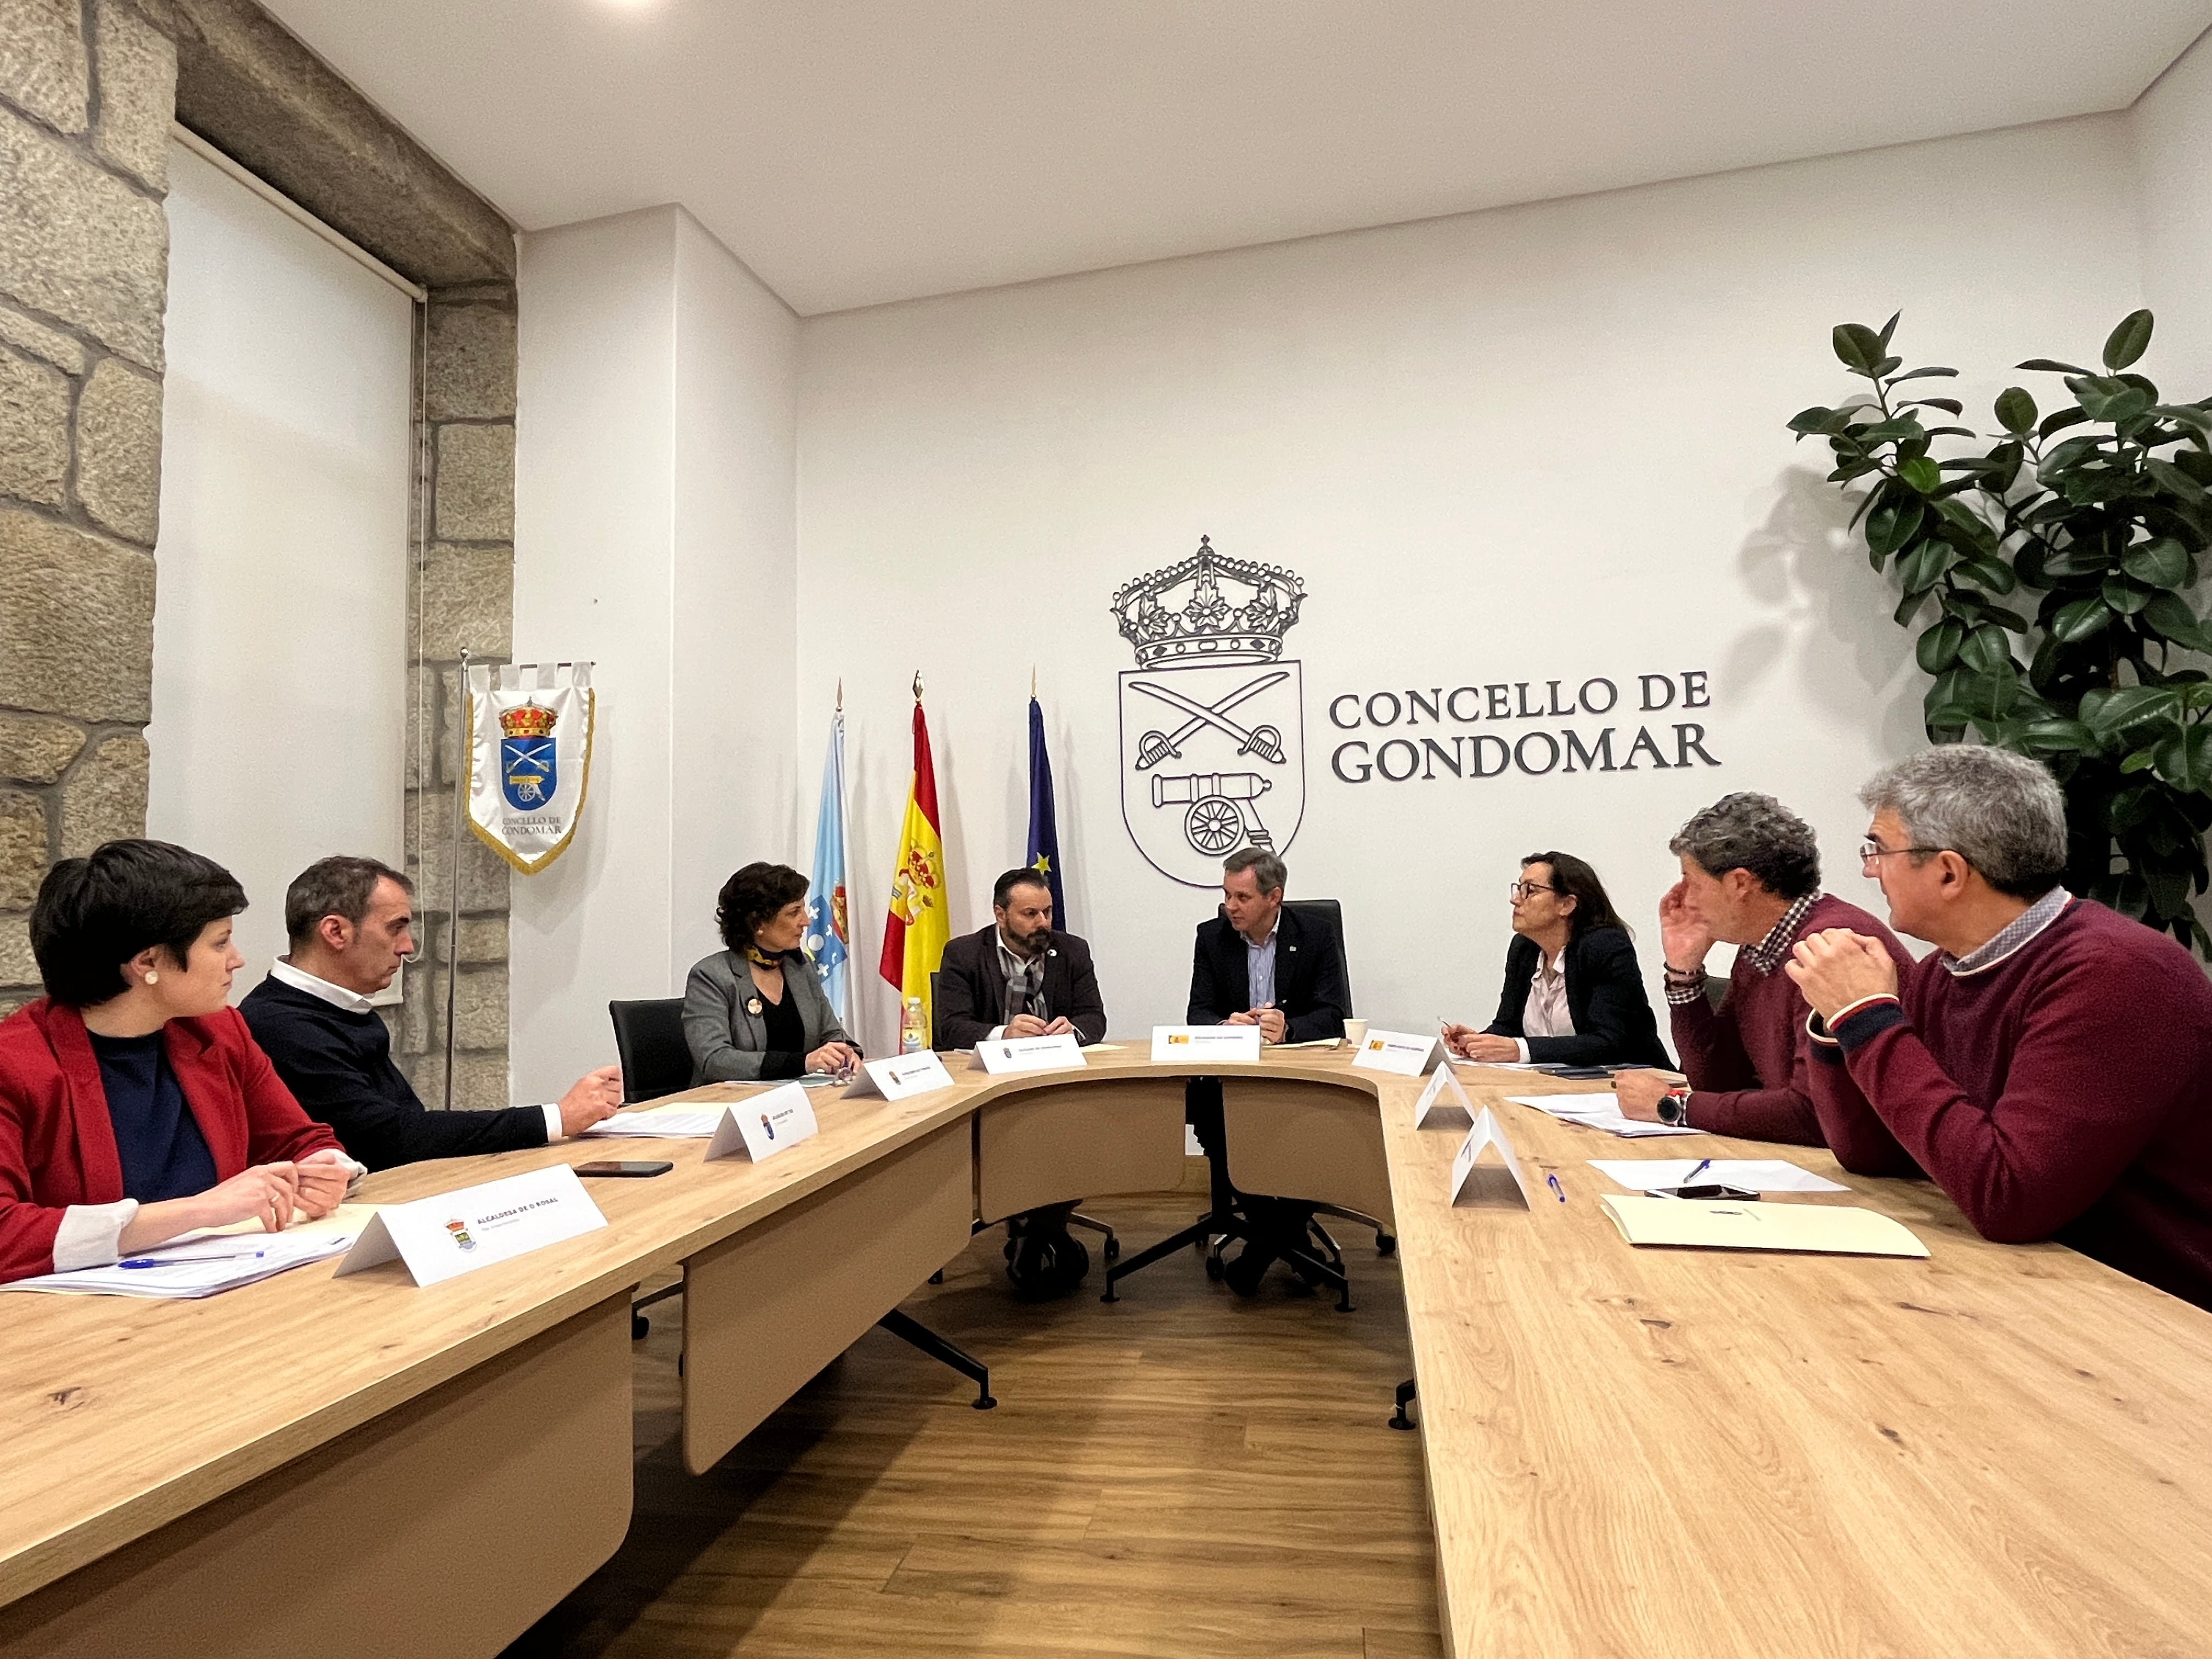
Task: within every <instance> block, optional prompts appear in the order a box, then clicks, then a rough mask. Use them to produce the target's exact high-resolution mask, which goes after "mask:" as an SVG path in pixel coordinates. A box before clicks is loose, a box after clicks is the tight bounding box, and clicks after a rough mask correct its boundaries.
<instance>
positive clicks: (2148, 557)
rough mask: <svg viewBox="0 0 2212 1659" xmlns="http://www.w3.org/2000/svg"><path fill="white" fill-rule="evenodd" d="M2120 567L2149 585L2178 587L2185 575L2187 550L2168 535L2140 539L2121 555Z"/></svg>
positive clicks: (2187, 557) (2187, 572)
mask: <svg viewBox="0 0 2212 1659" xmlns="http://www.w3.org/2000/svg"><path fill="white" fill-rule="evenodd" d="M2120 568H2121V569H2123V570H2124V571H2126V572H2127V573H2128V574H2130V576H2133V577H2134V578H2135V579H2136V580H2137V581H2139V582H2148V584H2150V586H2153V587H2174V586H2179V584H2180V583H2181V581H2182V580H2183V579H2184V578H2185V577H2186V576H2187V575H2188V574H2189V550H2188V549H2186V548H2185V547H2184V546H2182V544H2180V543H2179V542H2178V541H2175V540H2174V539H2173V538H2172V537H2171V536H2160V538H2158V539H2157V540H2155V541H2148V542H2141V543H2138V544H2136V545H2135V546H2133V547H2131V548H2130V549H2129V550H2127V551H2126V553H2124V555H2122V556H2121V558H2120Z"/></svg>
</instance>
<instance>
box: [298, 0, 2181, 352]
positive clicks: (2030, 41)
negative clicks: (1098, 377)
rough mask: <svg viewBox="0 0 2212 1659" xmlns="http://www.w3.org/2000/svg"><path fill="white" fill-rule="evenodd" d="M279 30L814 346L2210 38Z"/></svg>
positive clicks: (815, 8)
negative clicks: (753, 276)
mask: <svg viewBox="0 0 2212 1659" xmlns="http://www.w3.org/2000/svg"><path fill="white" fill-rule="evenodd" d="M265 3H267V4H268V5H269V6H270V9H271V10H273V11H274V12H275V13H276V15H278V16H279V17H281V18H282V19H283V21H285V22H286V23H287V24H288V25H289V26H290V27H292V28H293V29H294V30H295V32H296V33H299V34H300V35H301V37H302V38H303V39H305V40H307V43H308V44H309V45H310V46H313V47H314V48H315V49H316V50H317V51H318V52H320V53H322V55H323V56H324V57H325V58H328V59H329V60H330V61H331V63H332V64H335V65H336V66H337V69H338V70H340V72H342V73H343V74H344V75H346V76H348V77H349V78H350V79H351V80H352V81H353V82H355V84H356V85H357V86H359V87H360V88H362V90H363V91H364V92H366V93H367V94H368V96H369V97H371V98H372V99H374V100H376V101H377V102H378V103H379V104H380V105H381V106H383V107H384V108H385V109H386V110H387V111H388V112H390V113H391V114H392V116H393V117H394V118H397V119H398V121H399V122H400V123H401V124H403V125H405V126H406V127H407V128H408V129H409V130H410V131H412V132H413V133H414V134H415V135H416V137H418V138H420V139H421V140H422V142H423V143H426V144H428V146H429V147H430V148H431V149H434V150H435V151H436V152H437V153H438V154H439V155H441V156H442V157H444V158H445V160H446V161H447V163H448V164H449V165H450V166H452V167H453V168H454V169H455V170H456V171H457V172H459V173H460V174H461V175H462V176H463V177H464V178H465V179H468V180H469V182H470V183H471V184H472V185H475V186H476V187H477V189H478V190H480V191H483V194H485V195H486V196H488V197H490V198H491V200H492V201H493V202H495V204H498V205H499V207H500V208H501V210H503V211H505V212H506V213H507V215H508V216H510V217H511V218H513V220H514V221H515V222H517V223H518V224H520V225H521V226H522V227H523V228H525V229H526V230H535V229H542V228H546V227H548V226H552V225H560V224H567V223H569V222H573V221H575V220H579V219H588V218H594V217H597V216H600V215H603V214H610V213H619V212H623V211H626V210H629V209H633V208H641V207H650V206H654V205H657V204H661V203H665V202H680V203H682V204H684V206H685V207H686V208H688V209H690V211H691V212H692V213H693V214H694V215H696V216H697V217H698V218H699V219H700V221H701V222H703V223H704V224H705V225H706V226H707V228H708V229H709V230H711V231H712V232H714V234H715V235H716V236H718V237H720V239H721V240H722V241H723V242H724V243H726V245H727V246H729V247H730V248H731V249H732V251H733V252H736V253H737V254H738V256H739V257H740V258H743V259H744V261H745V262H746V263H747V264H750V266H751V267H752V269H753V270H755V271H756V272H757V273H758V274H759V275H760V276H761V277H762V278H763V280H764V281H766V282H767V283H769V285H770V286H771V287H772V288H774V289H775V290H776V292H777V293H779V294H781V295H782V296H783V297H784V298H785V300H787V301H788V302H789V303H790V304H791V305H792V307H793V308H794V309H795V310H797V311H799V312H800V313H807V314H811V313H818V312H824V311H835V310H841V309H843V308H845V307H852V306H863V305H872V304H876V303H879V302H882V301H892V300H903V299H911V298H914V297H915V296H918V295H927V294H941V293H947V292H951V291H954V290H957V289H971V288H981V287H988V286H991V285H994V284H997V283H1012V282H1019V281H1023V280H1025V279H1028V278H1031V277H1038V276H1056V275H1060V274H1062V273H1065V272H1069V271H1077V270H1094V269H1097V268H1099V267H1103V266H1107V265H1116V264H1128V263H1131V262H1133V261H1137V260H1142V259H1156V258H1164V257H1167V256H1170V255H1176V254H1184V253H1196V252H1206V251H1208V250H1212V249H1218V248H1229V247H1241V246H1248V245H1250V244H1253V243H1257V242H1267V241H1275V240H1281V239H1283V238H1286V237H1292V236H1304V235H1311V234H1316V233H1319V232H1325V231H1334V230H1347V229H1352V228H1358V227H1361V226H1367V225H1378V224H1389V223H1394V222H1400V221H1403V220H1407V219H1418V218H1425V217H1429V216H1433V215H1437V214H1445V213H1458V212H1464V211H1468V210H1472V209H1476V208H1484V207H1494V206H1498V205H1499V204H1504V203H1510V202H1526V201H1535V200H1541V199H1543V198H1545V197H1556V196H1564V195H1573V194H1577V193H1580V192H1583V191H1594V190H1606V189H1611V188H1614V187H1617V186H1620V185H1636V184H1646V183H1650V182H1652V181H1654V180H1656V179H1674V178H1684V177H1689V176H1692V175H1694V174H1698V173H1712V172H1717V171H1720V170H1723V169H1725V168H1729V167H1747V166H1753V165H1756V164H1759V163H1762V162H1768V161H1786V160H1790V159H1794V158H1797V157H1802V156H1808V155H1831V154H1834V153H1836V152H1838V151H1844V150H1850V149H1866V148H1869V147H1871V146H1875V145H1880V144H1888V143H1900V142H1903V141H1905V140H1909V139H1916V138H1929V137H1940V136H1942V135H1946V134H1950V133H1959V132H1972V131H1980V130H1983V129H1986V128H1990V127H1999V126H2009V125H2015V124H2018V123H2021V122H2026V121H2039V120H2046V119H2050V118H2055V117H2059V116H2068V115H2078V114H2082V113H2086V112H2090V111H2093V110H2110V109H2118V108H2123V107H2124V106H2127V105H2128V104H2130V103H2131V102H2133V101H2134V100H2135V99H2136V97H2137V96H2138V95H2139V94H2141V93H2142V90H2143V88H2145V87H2147V86H2148V85H2149V83H2150V82H2152V81H2153V80H2154V79H2155V78H2156V77H2157V76H2158V74H2159V72H2160V70H2163V69H2164V68H2165V67H2166V65H2167V64H2169V63H2171V62H2172V60H2173V59H2174V58H2176V57H2177V56H2178V55H2179V53H2180V52H2182V51H2183V50H2184V49H2185V47H2186V46H2188V45H2189V43H2190V42H2191V40H2193V39H2195V38H2196V36H2197V34H2198V33H2199V32H2201V31H2202V30H2203V28H2204V27H2207V25H2209V24H2212V0H2103V3H2092V0H1937V3H1933V4H1931V3H1928V0H1853V3H1848V4H1837V3H1832V0H1456V3H1450V0H1089V3H1075V0H935V3H932V0H265ZM1900 210H1902V211H1911V210H1914V209H1911V208H1907V207H1901V208H1900Z"/></svg>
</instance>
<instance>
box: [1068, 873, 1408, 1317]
mask: <svg viewBox="0 0 2212 1659" xmlns="http://www.w3.org/2000/svg"><path fill="white" fill-rule="evenodd" d="M1283 908H1285V909H1286V910H1288V911H1290V912H1291V914H1293V915H1296V916H1297V919H1298V924H1299V927H1300V930H1301V931H1302V932H1304V933H1309V934H1310V935H1311V936H1313V937H1315V938H1316V939H1320V940H1322V941H1323V942H1324V947H1325V948H1327V949H1331V950H1334V951H1335V952H1336V955H1337V960H1338V963H1339V965H1340V969H1342V972H1343V974H1344V986H1345V1000H1346V1004H1347V1005H1349V1004H1350V1002H1351V990H1352V970H1351V966H1350V963H1349V962H1348V960H1347V959H1346V956H1345V951H1344V908H1343V906H1342V905H1340V904H1339V903H1338V902H1337V901H1336V900H1334V899H1286V900H1285V901H1284V903H1283ZM1223 914H1225V913H1223ZM1209 1162H1210V1163H1211V1164H1212V1175H1213V1194H1212V1205H1211V1207H1209V1208H1208V1209H1207V1211H1206V1213H1205V1214H1204V1215H1201V1216H1200V1217H1199V1218H1198V1219H1197V1220H1196V1221H1195V1222H1194V1223H1193V1224H1192V1225H1189V1226H1188V1227H1186V1228H1184V1229H1183V1230H1182V1231H1181V1232H1179V1233H1176V1234H1175V1235H1174V1236H1173V1237H1169V1238H1164V1239H1162V1240H1161V1241H1160V1242H1159V1243H1157V1244H1155V1245H1153V1246H1152V1248H1151V1249H1146V1250H1143V1251H1140V1252H1139V1254H1137V1255H1134V1256H1132V1257H1131V1258H1130V1259H1129V1260H1128V1261H1123V1262H1116V1263H1114V1264H1112V1265H1110V1266H1109V1267H1107V1269H1106V1293H1105V1294H1104V1295H1103V1296H1102V1297H1099V1300H1100V1301H1102V1302H1118V1301H1119V1300H1121V1298H1120V1297H1118V1296H1117V1295H1115V1290H1114V1287H1115V1284H1116V1283H1117V1282H1118V1281H1119V1280H1121V1279H1126V1278H1127V1277H1128V1275H1129V1274H1131V1273H1137V1272H1139V1271H1141V1270H1142V1269H1144V1268H1146V1267H1150V1266H1152V1263H1153V1262H1155V1261H1161V1260H1163V1259H1164V1258H1165V1257H1166V1256H1168V1255H1172V1254H1173V1253H1174V1252H1175V1251H1176V1250H1179V1249H1182V1247H1183V1246H1184V1245H1186V1244H1189V1245H1194V1246H1196V1247H1197V1248H1198V1249H1200V1250H1201V1251H1203V1252H1204V1253H1205V1256H1206V1274H1207V1276H1208V1277H1209V1278H1212V1279H1219V1278H1221V1277H1222V1276H1223V1274H1224V1273H1225V1271H1226V1269H1225V1264H1224V1262H1223V1261H1222V1252H1223V1251H1224V1250H1225V1249H1227V1248H1228V1246H1229V1245H1230V1243H1231V1242H1233V1241H1243V1242H1244V1243H1250V1242H1251V1239H1252V1236H1253V1229H1252V1220H1251V1216H1250V1214H1249V1211H1248V1210H1247V1208H1246V1206H1245V1202H1244V1200H1245V1196H1246V1195H1245V1194H1242V1193H1239V1192H1237V1189H1236V1188H1234V1187H1233V1186H1231V1183H1230V1180H1229V1170H1228V1157H1227V1153H1226V1149H1225V1148H1223V1149H1218V1150H1216V1151H1214V1152H1212V1153H1211V1155H1210V1157H1209ZM1308 1207H1309V1209H1310V1212H1311V1215H1310V1218H1309V1220H1308V1231H1307V1236H1306V1238H1305V1239H1304V1241H1303V1243H1304V1245H1305V1246H1307V1247H1308V1248H1300V1247H1297V1246H1293V1247H1291V1248H1290V1249H1288V1250H1287V1251H1286V1252H1285V1255H1284V1260H1285V1263H1286V1264H1287V1265H1288V1266H1289V1267H1291V1271H1292V1272H1294V1273H1297V1274H1298V1275H1299V1277H1300V1278H1302V1279H1306V1280H1307V1281H1308V1282H1313V1281H1316V1280H1318V1281H1320V1282H1322V1283H1325V1284H1328V1285H1332V1286H1334V1289H1335V1291H1336V1292H1337V1302H1336V1305H1337V1309H1338V1311H1340V1312H1342V1313H1349V1312H1351V1311H1352V1281H1351V1278H1350V1275H1349V1274H1348V1273H1346V1268H1345V1265H1344V1252H1343V1250H1342V1249H1341V1248H1340V1246H1339V1245H1338V1244H1337V1242H1336V1240H1335V1239H1334V1238H1333V1237H1330V1235H1329V1232H1328V1229H1327V1228H1325V1227H1323V1226H1322V1225H1321V1223H1320V1221H1319V1220H1318V1219H1317V1217H1318V1216H1320V1215H1322V1214H1328V1215H1336V1216H1342V1217H1344V1218H1346V1219H1350V1220H1357V1221H1359V1222H1362V1223H1364V1224H1365V1225H1369V1226H1371V1227H1373V1228H1374V1229H1375V1240H1376V1249H1378V1250H1380V1251H1382V1252H1383V1254H1385V1255H1388V1254H1389V1252H1390V1251H1391V1250H1392V1249H1395V1248H1396V1246H1397V1240H1396V1239H1395V1238H1394V1237H1391V1235H1390V1231H1389V1229H1388V1228H1387V1227H1385V1226H1384V1225H1383V1223H1382V1222H1381V1221H1379V1220H1377V1219H1376V1218H1374V1217H1373V1216H1369V1215H1362V1214H1359V1213H1358V1212H1354V1211H1351V1210H1344V1209H1340V1208H1338V1207H1337V1206H1334V1205H1324V1204H1315V1205H1311V1206H1308Z"/></svg>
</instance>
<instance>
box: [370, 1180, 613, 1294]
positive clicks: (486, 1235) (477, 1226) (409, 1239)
mask: <svg viewBox="0 0 2212 1659" xmlns="http://www.w3.org/2000/svg"><path fill="white" fill-rule="evenodd" d="M605 1225H607V1218H606V1217H605V1216H603V1215H601V1214H600V1213H599V1206H598V1205H596V1204H594V1203H592V1198H591V1194H588V1193H586V1191H585V1190H584V1183H583V1182H580V1181H579V1180H577V1179H576V1172H575V1171H574V1170H572V1169H570V1168H569V1167H568V1165H567V1164H554V1165H552V1166H551V1167H550V1168H549V1169H544V1170H532V1171H531V1172H530V1173H529V1174H528V1175H519V1176H507V1179H506V1180H504V1181H487V1182H484V1183H483V1185H482V1186H480V1187H463V1188H459V1190H458V1191H455V1192H450V1193H441V1194H438V1196H436V1197H435V1198H418V1199H416V1200H415V1201H414V1202H413V1203H411V1204H380V1205H379V1206H377V1207H376V1213H375V1215H374V1217H372V1218H370V1220H369V1223H368V1225H367V1226H366V1227H364V1228H362V1231H361V1237H358V1238H356V1240H354V1242H353V1248H352V1249H349V1250H348V1251H347V1252H346V1256H345V1260H344V1261H341V1262H339V1263H338V1265H337V1270H336V1271H335V1272H334V1273H332V1274H331V1277H332V1278H335V1279H343V1278H344V1277H345V1276H346V1275H347V1274H348V1273H359V1272H360V1271H361V1270H362V1268H364V1267H375V1266H377V1265H378V1264H379V1263H380V1262H385V1261H392V1260H394V1259H395V1258H396V1259H397V1260H398V1261H402V1262H404V1263H405V1264H406V1267H407V1272H408V1273H409V1274H410V1276H411V1277H412V1278H413V1279H414V1280H415V1282H416V1284H417V1285H436V1284H440V1283H441V1282H443V1281H444V1280H446V1279H458V1278H459V1277H460V1275H461V1274H463V1273H474V1272H475V1271H476V1270H477V1268H479V1267H490V1266H491V1265H492V1263H494V1262H495V1261H513V1260H514V1258H515V1257H517V1256H519V1255H528V1254H529V1253H530V1252H531V1251H532V1250H535V1249H542V1248H543V1247H544V1246H545V1245H548V1244H558V1243H560V1242H561V1241H562V1239H564V1238H574V1237H578V1236H579V1235H580V1234H583V1233H588V1232H594V1231H598V1230H599V1228H601V1227H604V1226H605Z"/></svg>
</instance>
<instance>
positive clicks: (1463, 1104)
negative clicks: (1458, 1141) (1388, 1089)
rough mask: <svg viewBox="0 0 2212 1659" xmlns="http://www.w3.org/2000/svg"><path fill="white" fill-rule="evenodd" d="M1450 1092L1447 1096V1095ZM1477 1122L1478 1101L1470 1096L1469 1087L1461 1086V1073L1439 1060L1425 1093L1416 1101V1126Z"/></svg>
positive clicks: (1425, 1127)
mask: <svg viewBox="0 0 2212 1659" xmlns="http://www.w3.org/2000/svg"><path fill="white" fill-rule="evenodd" d="M1447 1095H1449V1097H1450V1098H1449V1100H1447V1099H1446V1098H1445V1097H1446V1096H1447ZM1462 1123H1465V1124H1468V1125H1470V1126H1472V1125H1473V1124H1474V1102H1473V1101H1471V1100H1469V1099H1468V1097H1467V1091H1466V1090H1464V1089H1462V1088H1461V1087H1460V1086H1459V1074H1458V1073H1456V1072H1455V1071H1453V1070H1452V1068H1451V1067H1450V1066H1447V1065H1443V1064H1439V1065H1438V1066H1437V1069H1436V1070H1435V1071H1433V1072H1431V1073H1429V1086H1428V1087H1427V1088H1425V1089H1424V1090H1422V1091H1421V1097H1420V1098H1419V1100H1417V1101H1415V1102H1414V1103H1413V1127H1415V1128H1416V1129H1456V1128H1457V1127H1459V1126H1460V1125H1461V1124H1462Z"/></svg>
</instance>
